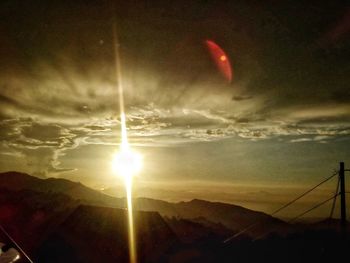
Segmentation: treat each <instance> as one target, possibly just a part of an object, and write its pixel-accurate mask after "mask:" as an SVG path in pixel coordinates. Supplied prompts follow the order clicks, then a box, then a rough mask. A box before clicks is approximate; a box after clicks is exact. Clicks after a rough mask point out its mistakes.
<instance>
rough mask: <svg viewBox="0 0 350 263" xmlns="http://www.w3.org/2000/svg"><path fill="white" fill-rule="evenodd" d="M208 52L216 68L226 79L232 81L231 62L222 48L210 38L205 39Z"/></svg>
mask: <svg viewBox="0 0 350 263" xmlns="http://www.w3.org/2000/svg"><path fill="white" fill-rule="evenodd" d="M205 45H206V46H207V48H208V50H209V53H210V55H211V57H212V59H213V60H214V62H215V64H216V66H217V68H218V69H219V71H220V73H221V74H222V76H223V77H224V78H225V79H226V80H227V81H228V82H231V81H232V67H231V63H230V61H229V59H228V57H227V55H226V53H225V52H224V50H223V49H222V48H221V47H220V46H219V45H218V44H216V43H215V42H214V41H212V40H205Z"/></svg>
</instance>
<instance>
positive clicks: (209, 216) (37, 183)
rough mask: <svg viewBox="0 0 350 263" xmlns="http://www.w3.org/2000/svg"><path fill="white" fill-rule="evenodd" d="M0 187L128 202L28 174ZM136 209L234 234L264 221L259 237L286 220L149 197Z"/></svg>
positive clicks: (2, 180) (2, 178) (7, 176)
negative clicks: (202, 221) (204, 222)
mask: <svg viewBox="0 0 350 263" xmlns="http://www.w3.org/2000/svg"><path fill="white" fill-rule="evenodd" d="M0 187H3V188H7V189H12V190H20V189H30V190H34V191H40V192H54V193H63V194H66V195H68V196H70V197H71V198H73V199H75V200H81V202H83V203H86V204H92V205H102V206H110V207H119V208H124V207H125V199H123V198H114V197H111V196H108V195H104V194H102V193H100V192H98V191H95V190H93V189H91V188H88V187H86V186H84V185H82V184H80V183H75V182H71V181H69V180H64V179H53V178H50V179H38V178H36V177H32V176H29V175H27V174H22V173H17V172H8V173H2V174H0ZM134 208H135V210H140V211H157V212H159V213H160V214H161V215H162V216H167V217H177V218H183V219H188V220H193V221H195V220H196V219H197V218H205V219H206V220H208V221H210V222H213V223H219V224H222V225H223V226H225V227H227V228H229V229H231V230H232V231H234V232H237V231H240V230H241V229H243V228H245V227H246V226H248V225H250V224H252V223H255V222H261V223H262V224H259V225H258V226H257V227H256V228H254V229H252V231H250V232H248V234H253V235H255V234H259V233H260V232H261V231H263V230H265V231H266V229H269V228H273V229H277V228H285V227H287V224H286V223H284V222H283V221H281V220H279V219H276V218H274V217H272V216H269V215H267V214H265V213H262V212H257V211H252V210H249V209H246V208H244V207H241V206H236V205H232V204H226V203H220V202H209V201H204V200H198V199H194V200H192V201H189V202H179V203H170V202H166V201H161V200H155V199H149V198H137V199H135V200H134Z"/></svg>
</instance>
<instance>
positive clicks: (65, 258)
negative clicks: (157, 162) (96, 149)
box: [0, 172, 350, 263]
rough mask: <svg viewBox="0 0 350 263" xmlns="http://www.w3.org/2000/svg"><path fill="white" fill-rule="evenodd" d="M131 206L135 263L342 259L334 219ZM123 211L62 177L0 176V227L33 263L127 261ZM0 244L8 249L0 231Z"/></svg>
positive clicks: (198, 206) (198, 203) (151, 203)
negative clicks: (289, 219)
mask: <svg viewBox="0 0 350 263" xmlns="http://www.w3.org/2000/svg"><path fill="white" fill-rule="evenodd" d="M134 203H135V208H136V210H137V211H135V227H136V240H137V244H136V245H137V253H138V261H139V262H334V261H335V260H336V259H338V258H340V257H342V256H343V257H345V258H349V253H348V251H347V250H348V249H349V248H350V242H349V239H346V237H345V236H344V235H343V234H342V233H341V231H340V229H339V222H338V221H337V220H328V221H324V222H320V223H318V224H313V225H311V224H310V225H289V224H287V223H284V222H283V221H281V220H279V219H276V218H273V217H271V216H269V215H266V214H264V213H260V212H256V211H252V210H249V209H245V208H243V207H239V206H234V205H230V204H224V203H213V202H208V201H203V200H192V201H190V202H180V203H168V202H164V201H160V200H152V199H146V198H140V199H137V200H135V201H134ZM124 206H125V200H123V199H118V198H113V197H110V196H107V195H103V194H102V193H99V192H97V191H94V190H92V189H89V188H87V187H85V186H83V185H81V184H78V183H73V182H70V181H67V180H61V179H46V180H41V179H37V178H35V177H31V176H29V175H26V174H20V173H15V172H11V173H4V174H0V223H1V224H2V226H3V227H4V228H5V229H6V230H7V231H8V232H9V233H10V234H11V236H12V237H13V238H14V239H15V240H16V241H17V242H18V243H19V244H20V245H21V246H22V247H23V249H24V250H25V251H26V252H27V253H28V254H29V255H30V256H31V258H32V259H33V260H34V262H40V263H41V262H43V263H45V262H47V263H56V262H57V263H58V262H62V263H63V262H64V263H66V262H67V263H70V262H72V263H73V262H76V263H80V262H91V263H93V262H96V263H97V262H128V246H127V244H128V241H127V240H128V236H127V213H126V210H125V209H124ZM254 222H259V224H257V225H256V227H253V228H252V229H250V231H247V232H246V233H244V235H240V236H238V237H237V238H234V239H232V240H231V241H230V242H226V243H224V242H223V241H224V240H226V239H227V238H228V237H231V236H232V235H234V234H235V233H238V232H239V231H240V230H241V229H243V228H245V227H246V226H248V225H250V224H252V223H254ZM265 233H268V234H267V235H265V236H264V238H262V239H256V238H257V237H259V236H261V235H262V234H265ZM0 242H2V243H7V244H8V245H11V241H10V240H8V238H7V237H6V236H5V235H3V234H2V233H0ZM12 245H13V244H12ZM22 262H26V261H25V260H23V259H22Z"/></svg>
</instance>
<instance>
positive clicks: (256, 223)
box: [224, 171, 338, 243]
mask: <svg viewBox="0 0 350 263" xmlns="http://www.w3.org/2000/svg"><path fill="white" fill-rule="evenodd" d="M337 174H338V171H336V172H334V173H333V174H332V175H331V176H330V177H327V178H326V179H324V180H323V181H321V182H320V183H318V184H317V185H315V186H314V187H312V188H310V189H309V190H307V191H306V192H304V193H302V194H301V195H299V196H298V197H297V198H295V199H293V200H292V201H290V202H288V203H287V204H285V205H283V206H281V207H280V208H278V209H276V210H275V211H274V212H272V213H271V216H273V215H275V214H277V213H279V212H281V211H282V210H283V209H285V208H287V207H289V206H290V205H292V204H293V203H295V202H296V201H298V200H299V199H301V198H303V197H304V196H305V195H307V194H309V193H310V192H312V191H313V190H315V189H316V188H317V187H319V186H320V185H322V184H324V183H326V182H327V181H329V180H330V179H332V178H333V177H334V176H336V175H337ZM261 223H262V222H261V221H257V222H254V223H252V224H250V225H248V226H247V227H246V228H244V229H243V230H241V231H239V232H238V233H236V234H235V235H233V236H231V237H229V238H227V239H225V240H224V243H227V242H229V241H230V240H232V239H234V238H236V237H238V236H240V235H242V234H244V233H245V232H247V231H248V230H250V229H252V228H253V227H255V226H257V225H259V224H261Z"/></svg>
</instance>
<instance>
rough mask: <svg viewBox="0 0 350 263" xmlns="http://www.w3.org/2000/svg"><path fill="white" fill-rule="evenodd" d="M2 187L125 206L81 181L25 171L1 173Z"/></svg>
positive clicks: (0, 185) (100, 203) (118, 200)
mask: <svg viewBox="0 0 350 263" xmlns="http://www.w3.org/2000/svg"><path fill="white" fill-rule="evenodd" d="M0 187H1V188H7V189H10V190H24V189H27V190H33V191H37V192H45V193H47V192H53V193H62V194H65V195H67V196H70V197H72V198H73V199H79V200H81V201H83V202H88V203H89V204H95V205H106V206H119V207H121V206H123V204H122V203H119V202H122V200H121V199H118V198H113V197H110V196H108V195H105V194H102V193H100V192H98V191H95V190H93V189H91V188H88V187H86V186H84V185H83V184H81V183H76V182H72V181H69V180H66V179H57V178H47V179H40V178H37V177H34V176H30V175H28V174H25V173H18V172H6V173H0Z"/></svg>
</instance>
